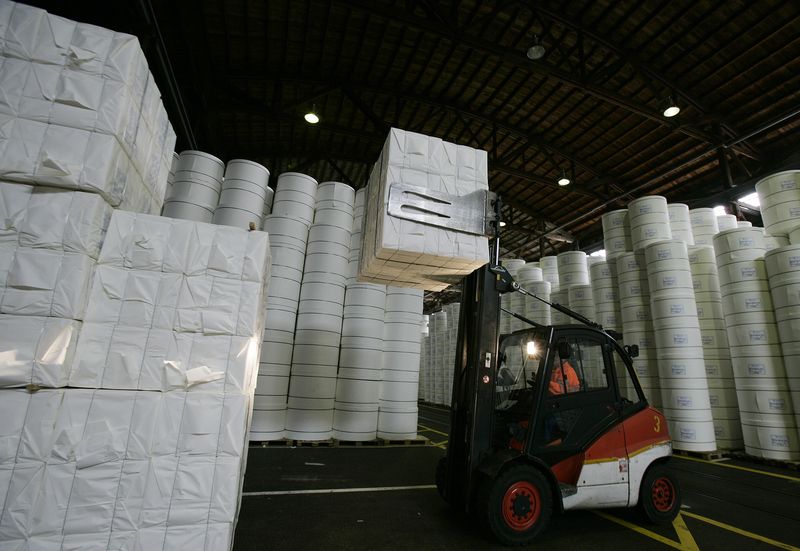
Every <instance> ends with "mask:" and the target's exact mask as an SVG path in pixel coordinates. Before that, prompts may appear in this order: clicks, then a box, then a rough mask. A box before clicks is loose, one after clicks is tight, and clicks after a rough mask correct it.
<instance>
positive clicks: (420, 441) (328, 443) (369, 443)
mask: <svg viewBox="0 0 800 551" xmlns="http://www.w3.org/2000/svg"><path fill="white" fill-rule="evenodd" d="M430 443H431V441H430V440H428V439H427V438H425V437H424V436H417V437H416V438H405V439H397V440H391V439H387V438H376V439H374V440H366V441H361V442H355V441H350V440H335V439H331V440H292V439H289V438H283V439H281V440H267V441H265V442H251V446H256V447H259V446H260V447H262V448H273V447H283V448H287V447H289V448H340V447H341V448H358V447H378V446H427V445H430Z"/></svg>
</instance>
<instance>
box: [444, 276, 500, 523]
mask: <svg viewBox="0 0 800 551" xmlns="http://www.w3.org/2000/svg"><path fill="white" fill-rule="evenodd" d="M497 287H498V277H497V276H496V275H495V273H493V272H492V270H491V268H490V266H488V265H487V266H484V267H482V268H479V269H478V270H475V271H474V272H473V273H472V274H470V275H469V276H467V277H466V278H465V279H464V283H463V288H462V293H461V311H460V317H459V321H458V340H457V342H456V361H455V366H454V368H455V376H454V377H453V400H452V404H451V412H450V427H451V428H450V438H449V441H448V448H447V469H446V471H445V472H446V479H445V486H444V494H445V495H444V497H445V499H447V501H448V502H450V503H451V504H453V505H455V504H459V505H460V506H461V507H463V508H464V509H466V510H468V509H469V506H470V497H471V496H472V494H473V491H474V489H475V484H476V481H475V480H474V477H475V475H476V473H477V472H478V471H477V467H478V465H479V464H480V463H481V461H482V460H483V459H484V458H485V457H486V456H487V454H488V453H489V452H490V451H491V448H492V427H493V423H492V420H493V408H494V390H495V381H494V377H495V373H496V369H495V366H496V363H497V348H498V335H499V323H500V293H499V292H498V289H497Z"/></svg>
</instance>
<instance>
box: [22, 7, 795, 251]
mask: <svg viewBox="0 0 800 551" xmlns="http://www.w3.org/2000/svg"><path fill="white" fill-rule="evenodd" d="M37 4H39V5H42V6H43V7H46V8H47V9H49V10H50V11H53V12H54V13H59V14H63V15H66V16H68V17H72V18H75V19H80V20H84V21H87V22H93V23H97V24H101V25H104V26H108V27H112V28H115V29H118V30H123V31H127V32H134V33H136V34H137V35H138V36H139V37H140V39H141V40H142V43H143V46H144V47H145V51H146V52H147V54H148V59H149V60H150V64H151V66H152V69H153V72H154V73H155V75H156V78H157V82H158V83H159V86H160V88H161V90H162V93H163V95H164V101H165V104H166V106H167V109H168V111H169V112H170V117H171V120H172V122H173V126H174V127H175V129H176V131H177V133H178V136H179V138H178V147H179V149H184V148H199V149H202V150H205V151H208V152H210V153H213V154H215V155H217V156H220V157H222V158H224V159H230V158H235V157H246V158H250V159H254V160H258V161H261V162H263V163H264V164H266V166H267V167H268V168H269V169H270V171H272V173H273V176H274V175H277V174H279V173H281V172H284V171H287V170H297V171H302V172H306V173H308V174H311V175H313V176H314V177H316V178H318V179H320V180H326V179H335V180H341V181H345V182H348V183H350V184H352V185H354V186H356V187H358V186H361V185H363V184H364V182H365V181H366V178H367V174H368V171H369V169H370V167H371V165H372V163H374V162H375V160H376V159H377V156H378V153H379V151H380V148H381V146H382V144H383V141H384V139H385V137H386V132H387V129H388V128H389V127H390V126H397V127H400V128H404V129H407V130H413V131H416V132H422V133H425V134H429V135H433V136H439V137H441V138H443V139H446V140H448V141H453V142H457V143H460V144H465V145H470V146H473V147H478V148H483V149H486V150H487V151H488V152H489V167H490V179H489V184H490V187H491V188H492V189H493V190H495V191H497V192H499V193H501V194H502V196H503V198H504V201H505V204H506V205H507V212H506V217H507V220H508V226H507V227H506V228H505V230H506V232H505V234H504V239H503V245H504V247H503V248H504V249H505V252H506V254H513V255H517V256H523V257H526V258H529V259H535V258H538V256H540V247H544V251H545V253H546V254H552V252H553V250H555V249H558V250H561V249H563V248H565V247H574V246H582V247H584V248H587V247H591V246H593V245H595V244H596V243H598V241H599V240H600V239H601V233H600V223H599V220H600V218H599V217H600V215H601V214H602V213H603V212H605V211H607V210H612V209H615V208H620V207H623V206H625V204H626V203H627V202H628V201H629V200H630V199H631V198H634V197H638V196H641V195H645V194H652V193H659V194H664V195H667V197H668V198H670V200H672V201H682V202H690V203H691V204H692V205H693V206H695V205H701V204H704V203H708V202H709V201H711V200H712V199H710V197H711V196H712V195H713V196H714V198H713V200H714V201H716V202H719V200H720V198H723V199H724V198H726V197H728V198H729V197H731V196H732V193H739V194H741V193H742V191H741V190H745V189H751V188H752V184H753V182H754V181H755V179H756V178H757V177H758V176H759V175H763V174H765V173H767V172H770V171H773V170H776V169H778V168H782V167H787V166H800V164H798V163H797V161H798V156H797V155H796V154H797V153H799V152H800V148H799V147H798V145H800V2H798V1H797V0H789V1H784V2H779V1H772V0H769V1H768V0H760V1H758V2H753V1H750V0H715V1H709V0H661V1H647V0H644V1H642V0H639V1H630V0H624V1H620V0H573V1H563V2H557V1H541V2H522V1H502V0H496V1H483V2H481V1H476V0H461V1H459V0H452V1H436V0H430V1H426V0H407V1H390V0H354V1H340V0H269V1H255V0H227V1H225V0H203V1H198V2H190V1H186V0H183V1H170V0H129V1H128V2H124V3H123V2H120V3H117V2H105V1H104V2H101V1H99V0H95V1H85V2H69V3H63V2H50V3H49V4H48V3H45V2H37ZM536 36H538V37H539V39H540V41H541V43H542V45H544V46H545V48H546V54H545V56H544V57H543V58H542V59H540V60H536V61H532V60H530V59H528V58H527V57H526V51H527V49H528V48H529V47H530V46H531V45H533V44H534V41H535V37H536ZM668 96H672V97H673V98H674V99H675V100H676V101H677V102H678V105H679V106H680V107H681V112H680V115H678V116H677V117H675V118H672V119H666V118H664V117H663V116H662V114H661V112H662V111H663V104H664V101H665V99H666V98H667V97H668ZM312 105H313V106H315V108H316V110H317V112H318V114H319V116H320V118H321V122H320V123H319V124H317V125H314V126H311V125H309V124H307V123H306V122H305V121H304V120H303V114H304V113H305V112H306V111H307V110H308V109H309V108H310V107H312ZM562 171H563V172H566V174H567V175H569V176H570V178H571V179H572V184H570V185H569V186H567V187H565V188H561V187H559V186H558V185H557V184H556V180H557V179H558V177H559V176H560V175H561V174H562ZM731 185H738V186H739V187H738V188H737V189H736V190H734V192H726V191H725V190H726V189H728V188H730V187H731ZM553 230H559V231H556V234H557V233H560V232H563V231H566V232H568V233H569V234H571V235H572V236H574V237H575V238H576V239H577V243H573V244H567V243H565V242H563V241H558V240H551V239H549V238H545V239H540V237H541V236H542V235H543V234H545V233H549V234H550V235H551V236H554V235H556V234H554V233H553ZM553 247H555V249H554V248H553Z"/></svg>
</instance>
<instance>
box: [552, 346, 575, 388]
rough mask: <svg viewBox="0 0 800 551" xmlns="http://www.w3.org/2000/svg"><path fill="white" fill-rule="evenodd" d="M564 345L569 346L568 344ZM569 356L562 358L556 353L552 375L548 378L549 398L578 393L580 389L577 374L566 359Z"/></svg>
mask: <svg viewBox="0 0 800 551" xmlns="http://www.w3.org/2000/svg"><path fill="white" fill-rule="evenodd" d="M565 344H567V346H569V344H568V343H565ZM571 356H572V354H570V355H569V356H568V357H567V358H562V357H561V356H559V354H558V352H556V355H555V358H553V375H552V376H551V377H550V384H549V385H548V390H549V392H550V395H551V396H556V395H560V394H569V393H572V392H578V391H579V390H580V389H581V380H580V379H579V378H578V373H577V372H576V371H575V368H574V367H572V364H571V363H569V359H568V358H569V357H571Z"/></svg>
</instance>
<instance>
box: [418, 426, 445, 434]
mask: <svg viewBox="0 0 800 551" xmlns="http://www.w3.org/2000/svg"><path fill="white" fill-rule="evenodd" d="M417 426H418V427H419V428H421V429H422V430H423V431H428V432H433V433H436V434H441V435H442V436H450V435H449V434H447V433H446V432H442V431H440V430H436V429H432V428H430V427H426V426H425V425H417Z"/></svg>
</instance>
